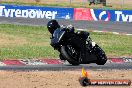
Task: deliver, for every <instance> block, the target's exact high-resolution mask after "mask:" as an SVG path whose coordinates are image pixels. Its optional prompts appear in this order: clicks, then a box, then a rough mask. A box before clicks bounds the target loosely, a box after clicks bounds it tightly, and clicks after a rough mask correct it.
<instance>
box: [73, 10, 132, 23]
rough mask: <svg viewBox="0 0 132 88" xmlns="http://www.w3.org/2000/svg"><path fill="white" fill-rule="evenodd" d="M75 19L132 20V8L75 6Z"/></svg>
mask: <svg viewBox="0 0 132 88" xmlns="http://www.w3.org/2000/svg"><path fill="white" fill-rule="evenodd" d="M74 19H75V20H93V21H118V22H132V10H102V9H89V8H75V9H74Z"/></svg>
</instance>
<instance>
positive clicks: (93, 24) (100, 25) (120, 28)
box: [0, 17, 132, 34]
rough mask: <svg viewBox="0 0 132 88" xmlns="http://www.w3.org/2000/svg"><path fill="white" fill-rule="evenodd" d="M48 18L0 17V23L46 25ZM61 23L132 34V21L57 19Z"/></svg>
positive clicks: (79, 27) (81, 27)
mask: <svg viewBox="0 0 132 88" xmlns="http://www.w3.org/2000/svg"><path fill="white" fill-rule="evenodd" d="M48 21H49V20H47V19H34V18H32V19H31V18H6V17H0V23H10V24H20V25H36V26H46V24H47V23H48ZM58 22H59V24H61V25H69V24H71V25H73V26H74V27H75V28H78V29H88V30H98V31H109V32H118V33H126V34H132V22H131V23H129V22H99V21H73V20H58Z"/></svg>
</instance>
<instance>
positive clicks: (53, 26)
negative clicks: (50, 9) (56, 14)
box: [47, 20, 60, 34]
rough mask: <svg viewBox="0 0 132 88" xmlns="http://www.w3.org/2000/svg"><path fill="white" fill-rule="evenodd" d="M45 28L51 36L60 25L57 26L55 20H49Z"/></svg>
mask: <svg viewBox="0 0 132 88" xmlns="http://www.w3.org/2000/svg"><path fill="white" fill-rule="evenodd" d="M47 28H48V31H49V32H50V33H51V34H53V33H54V31H55V30H56V29H57V28H60V25H59V24H58V22H57V21H56V20H51V21H49V22H48V24H47Z"/></svg>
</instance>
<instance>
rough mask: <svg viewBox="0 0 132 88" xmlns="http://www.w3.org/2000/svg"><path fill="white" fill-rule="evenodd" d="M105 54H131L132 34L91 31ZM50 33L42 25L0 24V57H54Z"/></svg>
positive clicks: (56, 55)
mask: <svg viewBox="0 0 132 88" xmlns="http://www.w3.org/2000/svg"><path fill="white" fill-rule="evenodd" d="M91 37H92V39H93V40H94V41H95V42H97V43H98V44H99V45H100V46H101V47H102V48H103V49H104V50H105V51H106V54H107V56H132V41H131V39H132V36H126V35H113V34H110V33H91ZM58 55H59V53H58V52H57V51H55V50H54V49H53V48H52V47H51V46H50V34H49V32H48V31H47V28H46V27H44V26H26V25H12V24H0V59H23V58H42V57H49V58H51V57H55V58H57V57H58Z"/></svg>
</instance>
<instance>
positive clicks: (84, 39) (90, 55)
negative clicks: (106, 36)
mask: <svg viewBox="0 0 132 88" xmlns="http://www.w3.org/2000/svg"><path fill="white" fill-rule="evenodd" d="M89 35H90V34H89V33H88V32H85V31H77V32H75V30H74V27H63V28H61V27H60V28H57V29H56V30H55V31H54V33H53V34H52V37H51V46H52V47H53V48H54V49H55V50H58V51H59V52H60V55H59V57H60V59H61V60H67V61H68V62H69V63H70V64H72V65H79V64H89V63H96V64H97V65H104V64H105V63H106V61H107V57H106V54H105V52H104V51H103V50H102V49H101V48H100V47H99V46H98V45H97V44H96V43H95V42H93V41H92V40H91V38H90V36H89Z"/></svg>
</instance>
